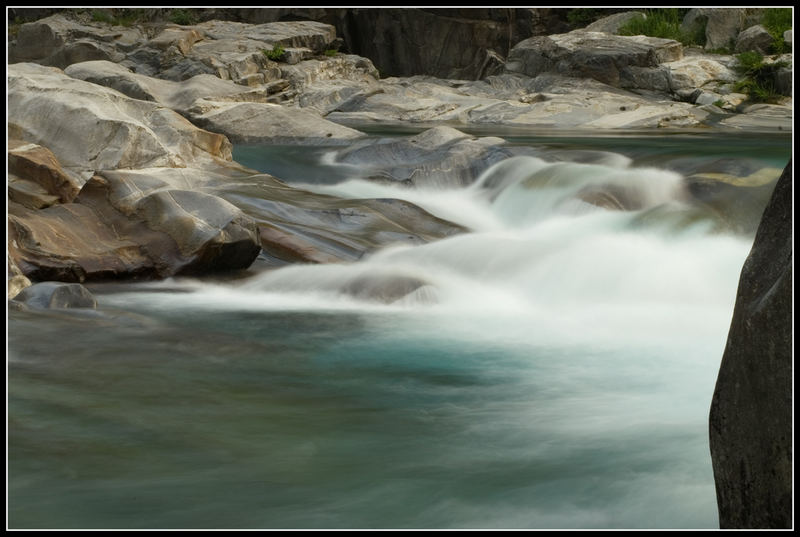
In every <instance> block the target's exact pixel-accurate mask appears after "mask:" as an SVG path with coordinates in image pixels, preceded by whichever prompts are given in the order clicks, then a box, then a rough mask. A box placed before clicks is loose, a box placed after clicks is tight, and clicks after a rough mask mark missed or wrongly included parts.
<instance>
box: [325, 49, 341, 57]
mask: <svg viewBox="0 0 800 537" xmlns="http://www.w3.org/2000/svg"><path fill="white" fill-rule="evenodd" d="M337 54H339V51H338V50H336V49H333V48H329V49H328V50H326V51H325V55H326V56H336V55H337Z"/></svg>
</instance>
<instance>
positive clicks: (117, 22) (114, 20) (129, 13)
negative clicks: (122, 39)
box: [92, 8, 146, 26]
mask: <svg viewBox="0 0 800 537" xmlns="http://www.w3.org/2000/svg"><path fill="white" fill-rule="evenodd" d="M145 18H146V17H145V12H144V10H142V9H136V8H130V9H128V8H123V9H111V10H105V9H93V10H92V20H93V21H95V22H105V23H107V24H110V25H112V26H132V25H134V24H136V23H138V22H142V21H143V20H144V19H145Z"/></svg>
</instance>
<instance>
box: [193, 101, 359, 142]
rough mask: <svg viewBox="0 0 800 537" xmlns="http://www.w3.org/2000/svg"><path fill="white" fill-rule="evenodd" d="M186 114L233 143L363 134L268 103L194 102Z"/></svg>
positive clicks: (344, 139) (321, 139)
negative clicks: (223, 135)
mask: <svg viewBox="0 0 800 537" xmlns="http://www.w3.org/2000/svg"><path fill="white" fill-rule="evenodd" d="M187 115H188V116H189V117H190V118H191V120H192V121H193V122H194V123H195V124H196V125H200V126H202V127H203V128H205V129H208V130H209V131H213V132H218V133H222V134H225V135H226V136H227V137H228V138H229V139H230V140H231V141H232V142H234V143H250V144H255V143H270V144H295V143H302V144H309V143H313V144H341V143H347V142H350V141H352V140H354V139H357V138H362V137H363V136H364V134H363V133H362V132H359V131H357V130H355V129H351V128H349V127H345V126H342V125H339V124H337V123H333V122H331V121H328V120H326V119H323V118H322V117H320V116H319V115H318V114H316V113H314V112H312V111H309V110H303V109H292V108H286V107H282V106H280V105H277V104H269V103H236V102H229V103H226V102H211V101H204V100H201V101H198V102H197V103H196V105H195V106H194V107H193V108H191V109H190V110H188V112H187Z"/></svg>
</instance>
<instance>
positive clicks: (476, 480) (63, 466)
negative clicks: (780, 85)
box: [8, 138, 790, 529]
mask: <svg viewBox="0 0 800 537" xmlns="http://www.w3.org/2000/svg"><path fill="white" fill-rule="evenodd" d="M710 140H713V138H712V139H710ZM646 142H647V140H646V139H644V140H642V139H640V140H637V142H636V144H635V145H636V151H635V154H632V153H631V152H630V151H629V150H626V148H628V149H629V148H630V145H631V144H630V143H628V142H627V141H626V140H624V139H620V140H617V141H616V144H617V145H618V149H619V150H618V151H617V152H616V153H615V154H617V155H618V158H617V157H615V158H612V159H611V160H610V161H607V162H605V163H604V164H592V165H588V164H583V163H570V162H566V163H563V162H561V163H553V162H551V161H547V162H546V161H544V160H541V159H540V158H539V157H540V156H542V155H541V154H540V153H537V151H540V149H541V147H542V146H541V144H537V143H536V141H532V140H527V141H525V142H524V143H523V142H519V141H518V143H520V144H521V145H525V144H528V145H529V146H530V147H531V148H532V150H533V151H532V152H531V153H530V154H527V155H523V156H518V157H513V158H514V159H516V160H513V161H508V162H505V163H500V165H496V166H495V167H494V168H492V169H490V170H488V171H487V172H486V173H485V174H484V176H483V177H482V178H481V180H480V181H478V182H477V183H476V184H475V185H474V186H473V187H469V188H466V189H458V190H441V189H433V190H425V189H421V190H420V189H418V190H409V189H404V190H403V189H399V188H397V187H393V186H390V185H389V186H387V185H378V184H374V183H369V182H366V181H364V180H363V178H362V177H359V176H357V175H353V174H352V170H350V171H348V170H347V169H346V168H342V167H337V166H336V165H335V163H334V161H333V160H332V159H331V158H330V154H329V151H330V149H329V148H319V149H315V150H306V151H305V152H297V153H294V154H293V153H291V152H286V151H282V152H281V154H282V155H283V157H282V160H281V162H280V163H279V168H281V169H282V170H283V175H284V176H286V174H287V173H288V174H289V176H288V177H282V178H286V179H287V180H288V181H290V182H294V183H302V184H304V185H305V186H306V187H307V188H309V189H311V190H317V191H320V192H324V193H328V194H334V195H338V196H342V197H348V198H358V197H404V198H405V199H408V200H409V201H412V202H413V203H417V204H419V205H420V206H422V207H423V208H426V209H427V210H429V211H430V212H432V213H434V214H436V215H438V216H441V217H443V218H448V219H451V220H453V221H455V222H457V223H461V224H463V225H466V226H467V227H469V228H470V229H471V232H469V233H466V234H461V235H457V236H454V237H451V238H448V239H445V240H441V241H437V242H434V243H431V244H427V245H423V246H414V247H411V246H398V247H394V248H389V249H387V250H385V251H380V252H377V253H375V254H373V255H370V256H368V257H367V258H365V259H363V260H362V261H360V262H358V263H354V264H341V265H316V266H290V267H285V268H281V269H277V270H270V271H265V272H263V273H260V274H255V275H251V276H249V277H248V278H244V279H239V280H231V281H219V280H195V279H173V280H168V281H165V282H153V283H139V284H127V285H113V286H104V285H94V286H90V287H91V289H92V291H93V292H94V293H95V295H96V297H97V299H98V302H99V307H98V311H97V312H84V313H80V312H77V311H72V312H69V311H60V312H58V311H51V312H20V311H10V312H9V324H8V390H9V396H8V404H9V409H8V447H9V455H8V471H9V479H8V493H9V500H8V521H9V522H8V524H9V527H11V528H109V529H111V528H623V529H624V528H716V527H718V520H717V513H716V500H715V495H714V483H713V476H712V472H711V462H710V456H709V452H708V439H707V434H708V433H707V430H708V429H707V428H708V425H707V424H708V408H709V405H710V401H711V394H712V392H713V388H714V382H715V380H716V374H717V370H718V368H719V362H720V358H721V356H722V351H723V349H724V345H725V340H726V337H727V330H728V325H729V323H730V317H731V313H732V309H733V302H734V299H735V294H736V286H737V283H738V276H739V271H740V269H741V265H742V263H743V261H744V259H745V257H746V255H747V253H748V251H749V248H750V245H751V242H752V236H751V235H741V234H738V235H737V234H733V233H729V232H720V231H719V230H714V229H713V227H712V226H710V225H709V224H708V221H707V220H705V219H703V218H695V217H692V218H686V217H685V215H686V213H687V209H686V207H685V206H683V205H681V203H680V202H679V201H678V200H677V199H675V198H676V196H677V194H675V192H674V188H673V187H674V185H678V184H680V181H681V177H680V175H679V174H677V175H676V172H674V171H669V170H667V169H666V166H660V165H659V164H658V163H659V162H663V159H662V160H659V159H657V158H655V157H653V155H656V154H660V153H663V152H664V147H665V144H664V143H663V140H662V141H659V139H658V138H652V139H651V140H650V142H651V145H652V151H651V153H649V155H650V157H648V153H647V150H646V148H645V146H646V145H647V144H646ZM559 143H562V144H567V141H560V142H559ZM582 143H583V142H581V141H580V140H578V141H571V142H569V143H568V144H567V145H568V146H569V149H575V148H580V147H583V145H582ZM605 143H606V144H607V145H608V144H611V145H613V144H612V142H611V141H609V140H605ZM715 143H717V144H720V143H721V142H720V141H719V140H717V141H716V142H715ZM736 143H740V144H742V146H744V145H745V144H744V141H742V140H739V141H737V142H736ZM759 143H763V140H760V141H759ZM670 144H673V141H670ZM670 147H671V150H670V151H671V154H670V157H669V158H671V159H673V158H677V157H676V155H680V154H681V150H680V145H679V144H678V145H670ZM709 147H714V145H713V144H712V145H710V146H709ZM770 148H771V149H770V151H771V152H762V153H763V155H764V165H765V166H775V165H776V164H775V161H777V160H779V159H778V158H776V157H775V155H776V154H780V152H781V151H785V152H787V153H788V152H789V151H790V149H789V146H788V142H787V140H786V139H777V138H776V139H775V140H773V144H772V145H771V146H770ZM550 149H558V148H553V147H550ZM603 150H605V151H608V150H609V147H605V148H604V149H603ZM238 151H239V153H238V154H235V157H236V158H237V159H238V160H240V161H241V162H243V163H245V164H247V165H248V166H251V167H255V168H258V169H262V170H264V171H269V172H271V173H275V174H276V175H278V176H281V175H280V174H279V173H278V171H279V170H276V169H270V165H271V163H274V162H275V160H274V159H273V158H272V156H273V155H274V154H275V153H276V151H275V150H274V149H273V148H261V152H260V153H259V151H258V149H255V148H245V149H244V150H243V149H241V148H239V149H238ZM242 151H243V152H242ZM684 151H685V154H687V155H688V154H691V155H693V156H694V155H696V154H697V144H696V142H695V141H694V140H691V139H690V140H688V141H686V143H685V145H684ZM259 155H260V157H259ZM309 155H313V158H311V157H310V156H309ZM326 155H327V156H326ZM537 155H538V156H537ZM712 156H713V155H712ZM651 157H652V158H651ZM259 158H260V159H261V160H259ZM293 159H294V160H295V161H296V162H297V167H296V171H298V176H296V177H295V176H291V173H290V172H288V171H287V170H291V169H292V166H291V163H292V161H293ZM786 160H788V154H787V159H786ZM784 164H785V162H784ZM587 166H595V167H594V168H587ZM598 166H600V167H601V168H598ZM309 170H313V172H312V171H309ZM631 170H633V171H634V174H633V175H635V178H633V177H632V176H631V175H630V173H631ZM300 172H302V173H300ZM601 172H602V173H601ZM543 174H544V175H543ZM582 174H583V175H584V176H585V178H584V179H577V178H579V177H581V176H582ZM598 174H601V175H602V174H607V175H611V176H613V177H614V179H613V181H619V182H620V184H625V185H631V184H634V183H636V182H637V181H639V182H640V183H641V184H640V186H638V187H635V188H639V194H640V195H641V196H642V197H643V198H644V199H646V200H647V204H648V206H647V207H646V208H644V209H642V210H639V211H632V212H619V211H606V210H599V209H597V208H596V207H587V204H580V203H574V202H573V201H571V200H572V197H571V194H574V192H575V188H577V187H576V186H575V185H576V183H575V182H576V181H584V182H581V183H580V185H585V184H586V183H585V181H589V182H592V181H594V180H595V179H596V178H597V177H598ZM562 176H564V177H565V179H564V178H560V177H562ZM323 178H327V179H323ZM580 185H578V186H580ZM534 207H535V210H533V209H532V208H534ZM665 208H666V209H665ZM664 211H666V212H664ZM662 213H664V214H666V216H664V214H662ZM653 214H655V215H656V217H654V218H653V219H648V218H645V216H647V215H651V216H652V215H653ZM674 215H677V216H674ZM367 275H369V276H380V277H381V278H387V279H389V280H391V279H392V278H413V279H415V280H420V281H421V282H422V283H423V285H422V287H420V288H419V289H417V291H415V292H413V293H411V294H410V295H408V296H407V297H405V298H404V299H402V300H399V301H397V302H394V303H391V304H384V303H381V302H379V301H373V300H367V299H364V298H363V297H354V296H350V295H348V294H347V293H344V292H343V289H346V288H347V286H348V284H350V283H351V282H353V281H356V280H358V278H362V277H364V276H367Z"/></svg>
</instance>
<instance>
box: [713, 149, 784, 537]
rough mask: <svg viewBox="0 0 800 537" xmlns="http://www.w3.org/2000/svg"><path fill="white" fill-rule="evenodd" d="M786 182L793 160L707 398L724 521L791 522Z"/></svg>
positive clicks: (762, 230) (759, 236)
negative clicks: (716, 375) (712, 387)
mask: <svg viewBox="0 0 800 537" xmlns="http://www.w3.org/2000/svg"><path fill="white" fill-rule="evenodd" d="M791 183H792V167H791V162H790V163H789V164H788V165H787V167H786V169H785V170H784V173H783V174H782V175H781V178H780V179H779V180H778V183H777V184H776V186H775V190H774V192H773V194H772V198H771V199H770V202H769V204H768V206H767V208H766V209H765V211H764V213H763V217H762V220H761V224H760V225H759V228H758V231H757V233H756V237H755V241H754V243H753V248H752V250H751V251H750V254H749V256H748V257H747V259H746V261H745V263H744V267H743V268H742V273H741V276H740V280H739V289H738V292H737V296H736V304H735V307H734V312H733V319H732V321H731V327H730V332H729V334H728V341H727V344H726V346H725V352H724V354H723V356H722V363H721V365H720V371H719V376H718V378H717V383H716V387H715V389H714V396H713V399H712V402H711V411H710V416H709V432H710V447H711V460H712V465H713V469H714V480H715V483H716V490H717V503H718V508H719V518H720V527H721V528H741V529H745V528H754V529H755V528H758V529H777V528H787V529H788V528H791V527H792V511H793V509H792V506H793V502H792V486H793V480H792V476H793V473H792V438H793V436H792V424H793V420H792V378H793V377H792V333H793V325H792V303H793V302H792V185H791Z"/></svg>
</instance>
